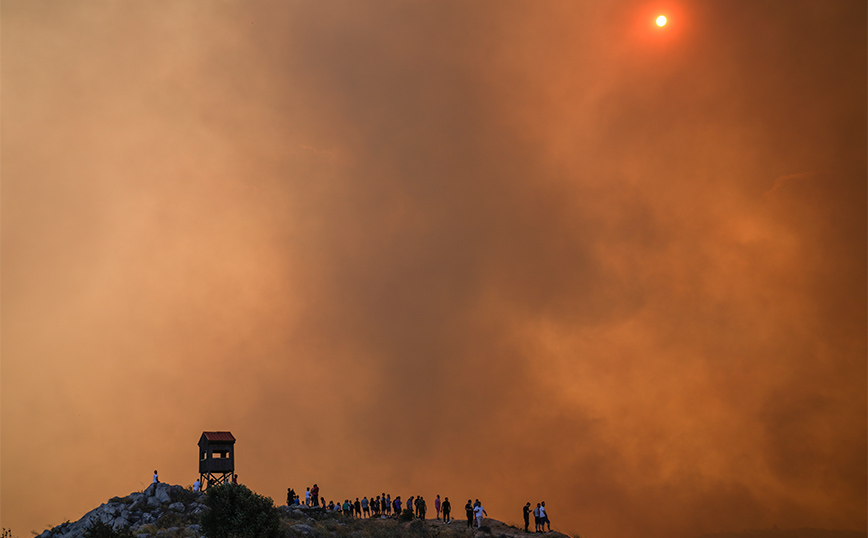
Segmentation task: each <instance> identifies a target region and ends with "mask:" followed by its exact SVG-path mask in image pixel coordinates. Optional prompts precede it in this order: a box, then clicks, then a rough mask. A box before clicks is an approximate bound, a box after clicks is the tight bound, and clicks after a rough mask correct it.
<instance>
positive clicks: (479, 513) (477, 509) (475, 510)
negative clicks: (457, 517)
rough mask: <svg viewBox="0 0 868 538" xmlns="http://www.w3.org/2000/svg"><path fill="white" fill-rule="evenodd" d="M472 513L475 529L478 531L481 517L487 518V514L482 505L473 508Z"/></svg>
mask: <svg viewBox="0 0 868 538" xmlns="http://www.w3.org/2000/svg"><path fill="white" fill-rule="evenodd" d="M473 513H474V514H476V528H477V529H478V528H480V527H482V515H483V514H484V515H486V516H487V515H488V512H486V511H485V508H483V507H482V503H479V504H477V505H476V506H475V507H474V508H473Z"/></svg>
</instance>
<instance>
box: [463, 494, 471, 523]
mask: <svg viewBox="0 0 868 538" xmlns="http://www.w3.org/2000/svg"><path fill="white" fill-rule="evenodd" d="M464 511H465V512H467V527H468V528H470V527H472V526H473V501H471V500H470V499H467V504H465V505H464Z"/></svg>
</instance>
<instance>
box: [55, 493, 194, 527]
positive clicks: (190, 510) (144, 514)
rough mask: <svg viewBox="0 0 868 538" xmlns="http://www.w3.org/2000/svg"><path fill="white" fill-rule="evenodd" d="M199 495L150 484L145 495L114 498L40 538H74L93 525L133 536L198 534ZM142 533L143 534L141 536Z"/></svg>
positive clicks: (131, 494) (133, 494) (137, 494)
mask: <svg viewBox="0 0 868 538" xmlns="http://www.w3.org/2000/svg"><path fill="white" fill-rule="evenodd" d="M203 500H204V499H203V497H202V495H201V494H198V493H193V492H192V491H190V490H188V489H185V488H184V487H182V486H177V485H171V484H151V485H150V486H148V488H147V489H146V490H145V491H142V492H136V493H130V494H129V495H127V496H126V497H113V498H112V499H110V500H109V502H107V503H104V504H102V505H100V506H98V507H97V508H94V509H93V510H91V511H90V512H88V513H87V514H85V515H84V517H82V518H81V519H79V520H78V521H76V522H74V523H70V522H67V523H64V524H62V525H58V526H57V527H54V528H53V529H49V530H46V531H45V532H43V533H42V534H40V535H39V538H77V537H79V536H81V535H82V534H83V533H84V530H85V529H86V528H87V527H88V526H90V525H91V523H93V522H94V521H100V522H102V523H105V524H107V525H111V526H112V527H114V528H115V529H122V528H127V527H128V528H129V529H130V530H131V531H132V532H133V534H134V535H137V534H144V535H145V536H152V535H159V534H160V531H161V530H168V529H170V528H172V527H175V528H181V527H182V526H183V527H186V528H188V529H189V528H190V527H193V529H192V530H198V521H199V514H200V513H201V512H202V511H203V510H207V507H206V506H205V505H204V504H202V501H203ZM141 531H145V532H141Z"/></svg>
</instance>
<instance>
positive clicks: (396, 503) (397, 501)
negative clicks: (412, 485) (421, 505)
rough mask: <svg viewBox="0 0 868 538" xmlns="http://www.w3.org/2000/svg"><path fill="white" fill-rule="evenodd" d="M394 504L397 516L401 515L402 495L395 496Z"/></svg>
mask: <svg viewBox="0 0 868 538" xmlns="http://www.w3.org/2000/svg"><path fill="white" fill-rule="evenodd" d="M392 504H393V505H394V506H393V507H392V508H394V510H395V517H399V516H400V515H401V496H400V495H398V496H397V497H395V500H394V502H393V503H392Z"/></svg>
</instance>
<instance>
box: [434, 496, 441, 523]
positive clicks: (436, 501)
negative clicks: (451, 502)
mask: <svg viewBox="0 0 868 538" xmlns="http://www.w3.org/2000/svg"><path fill="white" fill-rule="evenodd" d="M434 511H435V512H436V513H437V521H440V495H438V496H437V497H436V498H435V499H434Z"/></svg>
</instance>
